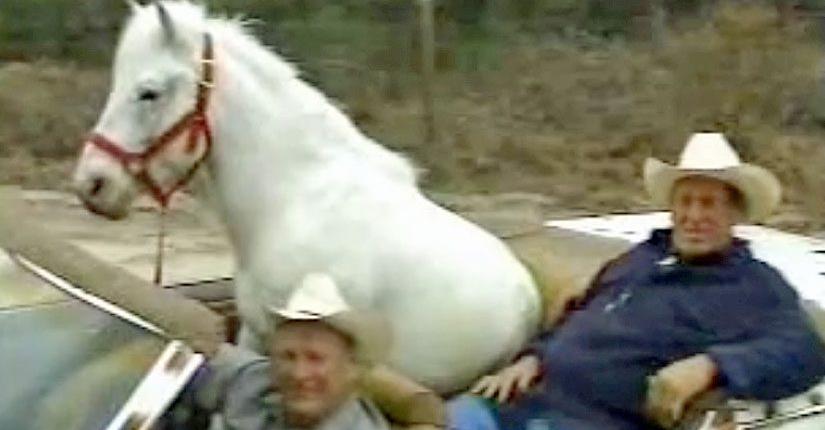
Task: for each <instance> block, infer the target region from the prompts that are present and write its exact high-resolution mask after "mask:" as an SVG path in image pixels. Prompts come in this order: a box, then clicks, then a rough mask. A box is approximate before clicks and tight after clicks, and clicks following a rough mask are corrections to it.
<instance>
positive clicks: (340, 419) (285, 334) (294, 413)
mask: <svg viewBox="0 0 825 430" xmlns="http://www.w3.org/2000/svg"><path fill="white" fill-rule="evenodd" d="M270 310H271V311H272V318H273V324H275V326H276V328H275V330H274V332H273V334H272V336H271V339H270V341H269V342H268V344H269V356H270V359H269V360H267V359H266V358H264V357H261V356H258V355H256V354H254V353H252V352H249V351H246V350H242V349H240V348H237V347H234V346H232V345H229V344H225V345H223V346H222V347H221V349H220V350H219V351H218V353H217V354H216V355H215V356H214V357H213V358H211V359H210V361H209V366H208V367H207V368H205V369H206V370H205V373H204V374H201V375H199V376H198V377H197V378H196V381H195V383H194V385H195V386H196V389H195V401H196V402H197V404H198V405H199V406H200V407H202V408H204V409H206V410H207V411H212V412H217V413H219V416H220V421H221V424H222V425H221V426H220V428H221V429H222V430H282V429H284V430H286V429H317V430H356V429H357V430H388V429H389V425H388V424H387V421H386V420H385V419H384V417H383V416H382V415H381V413H380V412H379V411H378V409H377V408H376V406H375V405H374V404H373V403H372V402H371V401H369V400H367V399H365V398H363V397H361V396H360V395H359V393H358V390H357V382H358V379H359V374H360V372H361V371H362V370H364V365H365V364H370V363H374V362H376V361H377V360H379V359H380V358H381V357H382V355H383V354H384V353H385V352H386V349H387V346H388V335H387V332H386V330H385V327H386V326H385V325H384V324H381V322H380V320H378V319H376V318H372V317H370V316H368V315H367V314H365V313H364V312H355V311H353V310H352V309H350V307H349V306H348V305H347V303H346V302H345V301H344V299H343V298H342V297H341V294H340V293H339V291H338V288H337V286H336V285H335V282H334V281H333V280H332V278H330V277H329V276H327V275H324V274H309V275H307V276H306V277H305V278H304V279H303V280H302V281H301V282H300V284H299V285H298V287H297V288H296V289H295V291H294V293H293V294H292V296H291V297H290V298H289V300H288V302H287V304H286V306H285V307H283V308H271V309H270Z"/></svg>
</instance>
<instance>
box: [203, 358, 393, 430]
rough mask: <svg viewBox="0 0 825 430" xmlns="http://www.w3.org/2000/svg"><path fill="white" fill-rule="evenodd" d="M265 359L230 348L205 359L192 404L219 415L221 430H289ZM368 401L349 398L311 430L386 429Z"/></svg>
mask: <svg viewBox="0 0 825 430" xmlns="http://www.w3.org/2000/svg"><path fill="white" fill-rule="evenodd" d="M270 375H271V372H270V363H269V360H267V359H266V358H264V357H262V356H260V355H258V354H255V353H254V352H251V351H247V350H244V349H241V348H238V347H235V346H232V345H229V344H225V345H223V346H222V347H221V349H220V351H219V352H218V354H217V355H216V356H215V357H214V358H213V359H212V360H210V361H209V364H208V367H207V368H206V374H205V375H203V379H202V380H201V381H199V384H198V385H199V386H198V388H197V392H196V393H195V396H196V401H197V403H198V404H199V405H200V406H201V407H203V408H205V409H207V410H210V411H214V412H216V413H218V414H220V419H221V421H222V423H221V424H222V427H223V429H224V430H291V428H290V427H289V426H287V425H286V423H285V420H284V414H283V407H282V406H281V403H280V396H279V395H278V393H277V392H276V391H275V390H273V388H272V384H271V376H270ZM389 428H390V426H389V424H388V423H387V421H386V419H385V418H384V417H383V415H381V412H379V411H378V408H377V407H376V406H375V405H374V404H373V403H372V402H371V401H369V400H367V399H364V398H361V397H358V396H353V397H352V398H351V399H350V400H349V401H347V402H345V403H344V404H343V405H341V407H339V408H338V409H337V410H336V411H335V413H333V414H332V415H331V416H329V417H328V418H327V419H326V420H324V421H323V422H321V423H320V424H319V425H318V426H316V427H315V428H314V429H313V430H355V429H358V430H389Z"/></svg>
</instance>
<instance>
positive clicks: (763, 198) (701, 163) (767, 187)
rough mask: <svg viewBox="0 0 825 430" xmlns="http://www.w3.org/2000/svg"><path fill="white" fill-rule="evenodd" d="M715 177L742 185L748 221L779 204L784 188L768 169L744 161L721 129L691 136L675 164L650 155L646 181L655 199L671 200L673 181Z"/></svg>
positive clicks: (648, 189) (735, 185) (645, 173)
mask: <svg viewBox="0 0 825 430" xmlns="http://www.w3.org/2000/svg"><path fill="white" fill-rule="evenodd" d="M697 175H698V176H706V177H710V178H715V179H718V180H720V181H723V182H726V183H727V184H729V185H731V186H733V187H735V188H736V189H738V190H739V191H740V192H741V193H742V196H743V197H744V199H745V208H744V209H745V216H746V217H747V219H748V221H752V222H753V221H759V220H761V219H763V218H765V217H766V216H768V215H769V214H770V213H771V211H773V210H774V209H775V208H776V206H777V205H778V204H779V200H780V198H781V195H782V188H781V186H780V184H779V180H778V179H776V176H774V174H773V173H771V172H769V171H768V170H767V169H765V168H763V167H760V166H756V165H753V164H748V163H743V162H742V161H741V160H739V155H737V154H736V151H734V150H733V148H732V147H731V146H730V144H729V143H728V141H727V139H725V136H724V135H722V134H721V133H695V134H694V135H693V136H691V137H690V140H688V142H687V145H685V149H684V150H683V151H682V155H681V156H680V157H679V164H678V165H676V166H674V165H671V164H667V163H664V162H662V161H659V160H657V159H655V158H648V159H647V160H646V161H645V166H644V182H645V188H647V192H648V193H649V194H650V196H651V197H652V199H653V200H654V202H655V203H657V204H660V205H662V206H667V205H669V204H670V198H671V192H672V191H673V185H674V184H675V183H676V181H678V180H679V179H682V178H685V177H688V176H697Z"/></svg>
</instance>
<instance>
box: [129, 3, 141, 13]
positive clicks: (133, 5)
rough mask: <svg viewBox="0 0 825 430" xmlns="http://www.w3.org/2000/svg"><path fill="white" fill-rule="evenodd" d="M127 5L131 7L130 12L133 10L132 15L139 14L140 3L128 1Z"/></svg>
mask: <svg viewBox="0 0 825 430" xmlns="http://www.w3.org/2000/svg"><path fill="white" fill-rule="evenodd" d="M126 5H128V6H129V10H131V11H132V13H138V11H139V10H140V3H137V2H135V0H126Z"/></svg>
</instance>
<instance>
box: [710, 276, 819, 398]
mask: <svg viewBox="0 0 825 430" xmlns="http://www.w3.org/2000/svg"><path fill="white" fill-rule="evenodd" d="M762 269H763V270H759V271H758V282H757V284H758V285H756V287H758V288H766V289H769V291H770V293H771V294H773V296H774V297H775V300H776V302H775V303H776V306H774V307H773V308H772V309H770V310H769V311H767V312H765V313H764V314H762V315H760V316H759V317H755V320H754V321H753V324H752V325H751V327H753V328H752V333H751V334H750V336H749V337H748V339H747V340H745V341H744V342H736V343H728V344H718V345H714V346H712V347H711V348H710V349H709V351H708V353H709V355H710V356H711V357H712V359H713V360H714V362H715V363H716V365H717V367H718V369H719V376H720V381H719V383H720V386H721V387H722V388H724V389H725V390H726V391H727V392H728V394H730V395H731V396H733V397H738V398H746V399H748V398H749V399H759V400H776V399H781V398H784V397H789V396H792V395H796V394H799V393H801V392H803V391H805V390H807V389H809V388H810V387H812V386H813V385H815V384H816V383H817V382H819V381H820V380H821V379H822V378H823V376H825V346H823V343H822V340H821V339H820V338H819V336H818V335H817V333H816V332H815V331H814V329H813V326H812V322H811V320H810V319H809V317H808V315H807V314H806V313H805V311H804V310H803V309H802V307H801V306H800V303H799V299H798V297H797V295H796V293H795V291H794V290H793V289H792V287H790V286H789V285H788V284H787V283H786V282H785V280H784V279H783V278H782V277H781V276H780V275H779V273H777V272H776V271H775V270H773V269H771V268H768V267H767V266H763V267H762Z"/></svg>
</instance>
